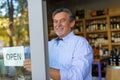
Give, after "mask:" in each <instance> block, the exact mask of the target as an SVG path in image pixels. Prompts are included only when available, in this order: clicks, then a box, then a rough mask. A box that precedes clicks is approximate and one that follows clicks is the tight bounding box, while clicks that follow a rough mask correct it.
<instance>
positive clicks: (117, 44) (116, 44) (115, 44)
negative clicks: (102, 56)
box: [112, 42, 120, 46]
mask: <svg viewBox="0 0 120 80" xmlns="http://www.w3.org/2000/svg"><path fill="white" fill-rule="evenodd" d="M112 45H113V46H119V45H120V42H119V43H112Z"/></svg>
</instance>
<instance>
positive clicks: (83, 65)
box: [25, 8, 93, 80]
mask: <svg viewBox="0 0 120 80" xmlns="http://www.w3.org/2000/svg"><path fill="white" fill-rule="evenodd" d="M52 18H53V26H54V30H55V32H56V34H57V35H58V37H57V38H54V39H52V40H51V41H49V45H48V49H49V63H50V64H49V66H50V77H51V78H52V79H53V80H92V75H91V69H92V60H93V52H92V48H91V46H90V45H89V43H88V42H87V40H86V39H85V38H83V37H81V36H77V35H75V34H74V33H73V28H74V25H75V19H74V17H73V15H72V13H71V11H70V10H69V9H67V8H60V9H57V10H55V11H54V12H53V14H52ZM28 63H29V64H30V62H29V60H26V61H25V68H26V69H28V70H31V67H30V66H28V65H29V64H28ZM26 64H28V65H26Z"/></svg>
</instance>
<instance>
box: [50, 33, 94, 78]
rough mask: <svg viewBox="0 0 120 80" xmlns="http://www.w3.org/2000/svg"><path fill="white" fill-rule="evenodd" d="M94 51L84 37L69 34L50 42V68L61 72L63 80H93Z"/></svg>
mask: <svg viewBox="0 0 120 80" xmlns="http://www.w3.org/2000/svg"><path fill="white" fill-rule="evenodd" d="M92 61H93V51H92V48H91V46H90V45H89V43H88V42H87V40H86V39H85V38H84V37H81V36H77V35H75V34H74V33H73V32H71V33H69V34H68V35H67V36H66V37H64V38H63V40H58V38H55V39H53V40H51V41H49V64H50V67H53V68H56V69H59V70H60V77H61V80H92Z"/></svg>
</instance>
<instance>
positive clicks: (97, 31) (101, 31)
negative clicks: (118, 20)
mask: <svg viewBox="0 0 120 80" xmlns="http://www.w3.org/2000/svg"><path fill="white" fill-rule="evenodd" d="M103 32H107V30H96V31H87V33H103Z"/></svg>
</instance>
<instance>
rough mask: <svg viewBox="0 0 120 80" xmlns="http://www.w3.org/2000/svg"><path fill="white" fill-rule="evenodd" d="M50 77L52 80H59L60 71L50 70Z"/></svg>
mask: <svg viewBox="0 0 120 80" xmlns="http://www.w3.org/2000/svg"><path fill="white" fill-rule="evenodd" d="M50 77H51V78H52V79H53V80H60V70H58V69H55V68H50Z"/></svg>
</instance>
